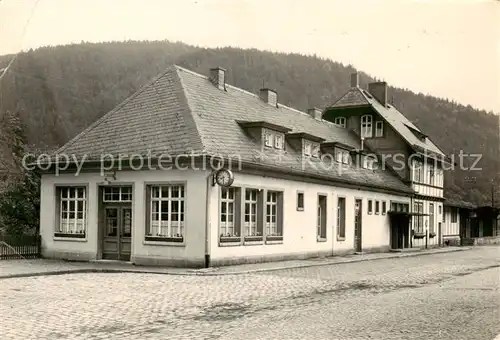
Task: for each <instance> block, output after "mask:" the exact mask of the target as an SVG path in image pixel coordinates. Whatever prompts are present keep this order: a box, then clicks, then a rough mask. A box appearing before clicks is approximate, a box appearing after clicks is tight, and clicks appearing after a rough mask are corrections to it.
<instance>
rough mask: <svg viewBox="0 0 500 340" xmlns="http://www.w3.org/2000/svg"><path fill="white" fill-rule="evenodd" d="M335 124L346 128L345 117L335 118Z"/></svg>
mask: <svg viewBox="0 0 500 340" xmlns="http://www.w3.org/2000/svg"><path fill="white" fill-rule="evenodd" d="M335 124H337V125H340V126H342V127H344V128H345V117H337V118H335Z"/></svg>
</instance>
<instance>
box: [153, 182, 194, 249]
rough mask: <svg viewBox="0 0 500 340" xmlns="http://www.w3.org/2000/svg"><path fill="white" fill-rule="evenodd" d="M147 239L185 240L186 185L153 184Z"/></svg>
mask: <svg viewBox="0 0 500 340" xmlns="http://www.w3.org/2000/svg"><path fill="white" fill-rule="evenodd" d="M148 191H149V206H150V207H149V219H148V221H147V222H148V223H147V225H146V240H151V241H165V242H183V241H184V227H185V225H184V204H185V201H184V200H185V195H184V193H185V190H184V185H182V184H175V185H151V186H148Z"/></svg>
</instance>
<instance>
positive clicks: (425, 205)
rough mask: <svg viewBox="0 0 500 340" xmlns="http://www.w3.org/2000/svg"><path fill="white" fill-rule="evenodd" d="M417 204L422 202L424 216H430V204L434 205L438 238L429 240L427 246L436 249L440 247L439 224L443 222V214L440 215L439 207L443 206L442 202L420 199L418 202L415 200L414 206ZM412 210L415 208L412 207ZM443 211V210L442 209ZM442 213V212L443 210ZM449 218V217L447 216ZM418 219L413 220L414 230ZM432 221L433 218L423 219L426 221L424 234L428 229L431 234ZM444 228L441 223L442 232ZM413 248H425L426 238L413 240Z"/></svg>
mask: <svg viewBox="0 0 500 340" xmlns="http://www.w3.org/2000/svg"><path fill="white" fill-rule="evenodd" d="M415 202H422V203H423V209H424V214H429V211H430V208H429V206H430V204H431V203H433V204H434V232H435V233H436V236H435V237H433V238H430V237H429V238H428V240H427V246H428V247H431V246H432V247H435V246H439V223H440V222H442V218H443V216H442V214H441V215H440V214H439V206H442V202H440V201H430V200H421V199H418V200H413V202H412V204H413V205H414V204H415ZM410 208H411V209H412V208H413V207H410ZM441 209H443V208H441ZM441 212H442V210H441ZM446 217H447V218H448V216H446ZM416 218H417V217H414V218H413V224H412V228H415V223H416V222H415V221H416ZM430 219H431V216H424V217H423V220H424V230H423V231H424V233H425V230H426V229H427V230H428V231H429V232H430V229H429V228H430ZM442 228H443V225H442V223H441V230H442ZM412 246H413V247H425V237H424V238H421V239H415V238H413V240H412Z"/></svg>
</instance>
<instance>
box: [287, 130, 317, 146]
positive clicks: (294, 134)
mask: <svg viewBox="0 0 500 340" xmlns="http://www.w3.org/2000/svg"><path fill="white" fill-rule="evenodd" d="M286 138H304V139H309V140H311V141H313V142H320V143H321V142H324V141H325V139H324V138H322V137H319V136H315V135H313V134H310V133H307V132H291V133H287V134H286Z"/></svg>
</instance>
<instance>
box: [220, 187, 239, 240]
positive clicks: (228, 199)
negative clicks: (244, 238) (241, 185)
mask: <svg viewBox="0 0 500 340" xmlns="http://www.w3.org/2000/svg"><path fill="white" fill-rule="evenodd" d="M236 194H237V192H236V188H234V187H229V188H221V194H220V214H219V235H220V236H221V237H235V236H236V235H235V229H236V228H235V227H236ZM223 207H224V208H223ZM223 216H224V219H223V218H222V217H223Z"/></svg>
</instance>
